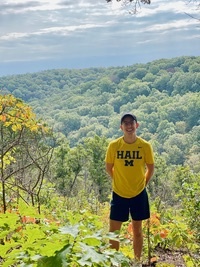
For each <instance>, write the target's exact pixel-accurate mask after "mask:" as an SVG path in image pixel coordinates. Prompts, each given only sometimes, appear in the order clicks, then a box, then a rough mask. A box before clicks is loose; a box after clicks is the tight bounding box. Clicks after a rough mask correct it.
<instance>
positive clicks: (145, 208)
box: [105, 113, 154, 266]
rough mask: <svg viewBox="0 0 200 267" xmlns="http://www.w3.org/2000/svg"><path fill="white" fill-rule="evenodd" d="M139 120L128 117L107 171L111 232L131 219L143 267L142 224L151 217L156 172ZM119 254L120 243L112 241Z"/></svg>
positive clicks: (109, 155) (113, 143)
mask: <svg viewBox="0 0 200 267" xmlns="http://www.w3.org/2000/svg"><path fill="white" fill-rule="evenodd" d="M138 127H139V124H138V122H137V118H136V116H135V115H133V114H131V113H125V114H124V115H123V116H122V118H121V125H120V128H121V130H122V131H123V136H122V137H120V138H118V139H116V140H113V141H111V142H110V144H109V146H108V148H107V152H106V159H105V161H106V171H107V173H108V174H109V175H110V177H111V178H112V189H113V194H112V200H111V208H110V232H115V231H119V230H120V229H121V226H122V223H123V222H125V221H128V220H129V214H130V216H131V219H132V228H133V237H134V238H133V251H134V259H135V261H136V264H135V266H142V265H141V264H140V259H141V254H142V247H143V234H142V221H143V220H145V219H148V218H149V217H150V210H149V201H148V195H147V192H146V189H145V187H146V185H147V184H148V182H149V180H150V179H151V177H152V175H153V172H154V156H153V150H152V147H151V145H150V143H148V142H147V141H145V140H144V139H142V138H141V137H138V136H137V135H136V130H137V128H138ZM110 246H111V248H113V249H116V250H119V242H118V241H115V240H110Z"/></svg>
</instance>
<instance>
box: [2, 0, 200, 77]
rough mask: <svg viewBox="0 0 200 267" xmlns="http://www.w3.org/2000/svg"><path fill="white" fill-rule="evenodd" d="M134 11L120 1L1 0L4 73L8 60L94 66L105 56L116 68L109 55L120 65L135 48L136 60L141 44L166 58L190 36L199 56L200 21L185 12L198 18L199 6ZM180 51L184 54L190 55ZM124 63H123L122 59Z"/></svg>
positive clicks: (174, 4) (172, 4) (155, 4)
mask: <svg viewBox="0 0 200 267" xmlns="http://www.w3.org/2000/svg"><path fill="white" fill-rule="evenodd" d="M130 9H131V5H127V6H124V5H122V3H121V2H117V1H116V0H115V1H113V2H112V3H106V1H105V0H76V1H73V0H51V1H47V0H38V1H37V0H35V1H34V0H32V1H31V0H4V1H0V18H1V22H0V58H1V62H0V69H1V66H2V64H3V62H8V61H9V62H12V60H14V61H17V60H19V61H24V62H25V61H27V60H29V61H31V60H33V61H35V60H36V59H50V60H52V62H54V61H53V60H54V59H55V60H58V59H60V58H62V59H64V57H65V58H66V59H67V60H66V61H69V60H68V59H69V58H77V60H78V59H79V58H82V57H84V58H86V59H87V60H85V61H86V62H88V64H89V62H90V61H89V58H91V56H95V57H101V58H103V56H104V58H105V65H106V64H111V65H112V63H111V62H110V61H109V55H111V54H112V55H113V56H114V55H116V62H117V60H118V58H120V55H124V53H132V51H133V47H134V53H137V58H138V57H140V56H141V58H143V57H144V56H143V54H142V50H141V46H142V47H144V49H145V51H146V50H151V49H153V47H155V46H156V45H159V54H157V55H156V56H157V57H159V55H160V57H162V58H163V57H164V55H165V54H166V49H167V47H169V43H170V42H171V41H173V40H174V42H175V45H174V47H173V48H174V49H175V47H176V44H177V47H179V50H180V44H181V42H183V40H185V39H186V37H187V41H188V42H187V44H189V42H190V49H191V51H194V52H195V51H196V53H198V49H196V47H197V45H198V43H199V40H198V38H197V36H198V35H199V34H198V31H199V28H197V27H196V26H197V25H199V26H200V23H199V22H198V21H197V20H195V19H192V18H190V17H189V16H187V15H186V14H185V13H186V12H187V13H189V14H197V13H195V12H197V10H196V8H195V7H194V5H193V7H192V5H191V6H188V5H186V2H185V0H182V1H181V0H179V1H175V0H171V1H164V0H160V1H158V0H153V1H152V4H151V5H142V4H141V9H139V10H138V11H139V12H138V14H136V15H131V14H130V13H129V11H130ZM186 32H187V34H186ZM161 34H162V37H160V36H161ZM161 38H162V40H160V39H161ZM161 41H162V46H161ZM193 47H194V48H193ZM181 49H182V54H183V55H184V53H185V52H184V51H187V53H188V49H187V50H184V49H185V48H184V47H182V48H181ZM179 52H181V51H179ZM168 54H169V53H168ZM121 58H123V57H121ZM10 64H11V63H10ZM52 64H53V63H52ZM96 64H98V62H97V63H96ZM123 64H125V63H124V62H123V60H122V59H121V61H120V60H119V61H118V65H123ZM0 75H1V73H0Z"/></svg>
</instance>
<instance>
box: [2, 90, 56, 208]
mask: <svg viewBox="0 0 200 267" xmlns="http://www.w3.org/2000/svg"><path fill="white" fill-rule="evenodd" d="M51 140H53V139H52V133H51V131H50V129H49V128H48V127H47V126H45V125H44V124H43V123H42V122H40V121H39V120H37V119H36V116H35V114H34V113H33V112H32V109H31V108H30V107H29V106H28V105H26V104H25V103H23V101H22V100H20V99H16V98H15V97H14V96H13V95H1V96H0V182H1V191H2V194H1V195H2V206H3V212H6V209H7V206H8V205H9V203H10V202H16V203H17V200H18V199H19V198H22V199H23V200H24V201H26V202H27V203H28V204H29V203H31V204H32V205H35V204H36V203H37V204H38V210H39V211H40V200H39V195H40V190H41V187H42V183H43V180H44V176H45V174H46V173H47V171H48V169H49V165H50V161H51V157H52V152H53V148H52V146H51V145H50V141H51Z"/></svg>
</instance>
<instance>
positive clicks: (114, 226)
mask: <svg viewBox="0 0 200 267" xmlns="http://www.w3.org/2000/svg"><path fill="white" fill-rule="evenodd" d="M121 225H122V222H120V221H115V220H111V219H110V229H109V231H110V232H115V231H120V229H121ZM110 247H111V248H113V249H116V250H119V241H116V240H112V239H111V240H110Z"/></svg>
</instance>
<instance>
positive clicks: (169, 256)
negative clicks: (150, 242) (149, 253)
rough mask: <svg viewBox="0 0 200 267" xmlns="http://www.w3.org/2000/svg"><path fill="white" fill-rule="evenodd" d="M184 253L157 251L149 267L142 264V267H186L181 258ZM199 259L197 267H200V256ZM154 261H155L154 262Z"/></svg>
mask: <svg viewBox="0 0 200 267" xmlns="http://www.w3.org/2000/svg"><path fill="white" fill-rule="evenodd" d="M185 254H186V253H185V252H184V251H170V250H162V249H157V250H156V252H155V257H152V262H151V265H149V264H146V265H145V264H144V265H143V267H147V266H152V267H153V266H155V267H156V266H157V267H159V266H163V267H165V266H166V267H167V266H169V267H186V265H185V262H184V259H183V256H184V255H185ZM198 258H199V265H197V266H199V267H200V256H198ZM155 260H156V261H155Z"/></svg>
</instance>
